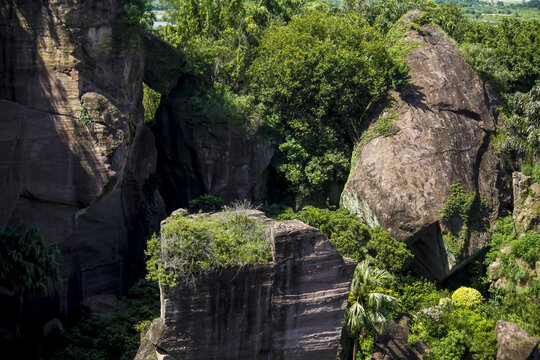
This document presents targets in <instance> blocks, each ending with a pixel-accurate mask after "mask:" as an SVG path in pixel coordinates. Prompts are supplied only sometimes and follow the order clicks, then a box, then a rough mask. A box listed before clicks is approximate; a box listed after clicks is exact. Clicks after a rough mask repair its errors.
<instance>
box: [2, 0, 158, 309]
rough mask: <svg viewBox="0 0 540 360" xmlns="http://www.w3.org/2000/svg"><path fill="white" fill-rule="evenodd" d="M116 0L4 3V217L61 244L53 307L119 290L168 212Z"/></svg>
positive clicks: (136, 53) (137, 61)
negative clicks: (119, 40)
mask: <svg viewBox="0 0 540 360" xmlns="http://www.w3.org/2000/svg"><path fill="white" fill-rule="evenodd" d="M117 8H118V1H117V0H110V1H97V0H92V1H82V0H75V1H73V0H71V1H67V0H45V1H35V0H5V1H2V2H1V5H0V28H2V31H0V43H1V44H2V45H1V46H0V52H1V56H0V74H1V78H2V81H0V153H1V154H2V158H1V159H0V202H1V204H2V206H1V207H0V227H10V226H14V225H17V224H19V223H27V224H29V225H30V226H33V227H37V228H40V229H41V230H42V231H43V234H44V237H45V241H46V242H48V243H51V244H57V245H58V246H59V247H60V249H61V251H62V258H61V274H62V283H61V284H59V286H58V289H57V296H56V299H57V305H56V309H42V312H43V313H47V312H61V313H62V314H64V315H66V314H69V313H72V312H73V311H78V303H79V302H80V301H81V300H82V299H83V298H86V297H89V296H93V295H98V294H103V293H118V292H120V291H122V290H123V289H124V288H125V286H128V285H130V282H131V281H133V280H135V278H136V277H137V276H138V273H137V271H136V270H137V268H138V264H137V263H136V261H137V260H136V259H137V256H138V255H140V254H141V253H142V247H143V245H144V242H143V237H144V235H145V233H148V232H149V230H150V228H152V227H153V226H155V225H153V224H158V223H159V220H160V217H162V216H163V214H164V206H163V201H162V199H161V197H160V195H159V194H158V193H157V192H154V191H153V189H146V195H145V192H144V191H143V188H144V184H145V180H146V179H147V178H148V177H149V176H150V175H151V174H152V173H154V172H155V164H156V160H157V152H156V150H155V147H154V144H153V136H152V133H151V132H150V131H149V130H148V129H146V128H145V127H144V126H143V123H142V106H141V97H142V77H143V68H144V59H143V55H142V53H141V52H140V50H138V49H137V48H136V47H135V46H116V45H115V43H113V39H114V38H115V33H114V32H113V27H114V23H115V22H116V21H117V20H118V19H117V18H116V16H117V15H116V14H117Z"/></svg>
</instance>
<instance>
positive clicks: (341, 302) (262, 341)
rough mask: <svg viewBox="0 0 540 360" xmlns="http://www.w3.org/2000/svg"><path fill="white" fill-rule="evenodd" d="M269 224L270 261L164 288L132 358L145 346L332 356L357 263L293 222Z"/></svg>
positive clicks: (196, 353)
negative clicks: (191, 285) (195, 283)
mask: <svg viewBox="0 0 540 360" xmlns="http://www.w3.org/2000/svg"><path fill="white" fill-rule="evenodd" d="M254 215H257V214H254ZM257 216H262V214H261V213H259V214H258V215H257ZM269 226H272V230H273V262H272V263H269V264H264V265H256V266H246V267H242V268H233V269H231V268H229V269H223V270H221V271H219V272H218V273H216V274H215V275H214V276H211V277H209V278H207V279H202V280H200V283H199V284H198V286H197V288H196V289H192V288H186V287H178V288H176V289H162V301H161V317H160V318H158V319H156V320H154V322H153V323H152V326H151V328H150V330H149V331H148V333H147V335H146V338H147V339H148V342H143V344H142V345H141V348H140V349H139V354H138V356H137V358H136V359H144V357H145V356H148V355H149V354H150V353H151V351H149V348H148V347H149V346H154V347H156V348H157V349H158V354H157V355H158V356H168V357H167V358H168V359H178V360H179V359H282V358H287V359H333V358H335V357H336V353H337V349H338V345H339V343H340V338H341V330H342V324H343V316H344V312H345V307H346V305H347V297H348V293H349V286H350V281H351V279H352V274H353V271H354V266H355V262H354V261H353V260H350V259H346V258H342V257H341V255H339V253H338V252H337V251H336V250H335V249H334V248H333V247H332V246H331V244H330V242H329V241H328V240H327V239H326V238H325V237H324V235H323V234H322V233H321V232H320V231H319V230H317V229H315V228H312V227H310V226H307V225H305V224H304V223H302V222H300V221H298V220H292V221H287V222H271V221H270V225H269ZM150 344H151V345H150Z"/></svg>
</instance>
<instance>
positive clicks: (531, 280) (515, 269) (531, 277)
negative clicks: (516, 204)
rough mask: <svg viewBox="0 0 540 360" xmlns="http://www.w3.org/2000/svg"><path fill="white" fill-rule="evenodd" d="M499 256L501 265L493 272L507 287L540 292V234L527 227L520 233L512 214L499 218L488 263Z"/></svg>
mask: <svg viewBox="0 0 540 360" xmlns="http://www.w3.org/2000/svg"><path fill="white" fill-rule="evenodd" d="M496 260H497V261H498V266H497V267H496V268H495V273H494V274H492V275H493V276H496V277H498V278H501V279H503V280H504V282H505V287H504V290H505V291H507V292H514V291H517V292H519V293H523V294H525V295H532V296H540V282H539V281H538V280H537V278H536V276H535V269H536V263H537V261H539V260H540V234H538V233H537V232H535V231H528V232H527V233H525V234H522V235H521V236H518V234H517V233H516V232H515V230H514V222H513V219H512V217H510V216H509V217H506V218H503V219H499V220H498V221H497V223H496V225H495V230H494V233H493V235H492V237H491V242H490V249H489V251H488V253H487V255H486V259H485V264H486V265H490V264H492V263H493V262H495V261H496Z"/></svg>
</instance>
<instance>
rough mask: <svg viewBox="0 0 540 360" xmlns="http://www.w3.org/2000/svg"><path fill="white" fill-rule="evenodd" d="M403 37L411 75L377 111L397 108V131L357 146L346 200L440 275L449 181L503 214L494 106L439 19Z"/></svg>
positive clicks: (419, 264) (426, 271)
mask: <svg viewBox="0 0 540 360" xmlns="http://www.w3.org/2000/svg"><path fill="white" fill-rule="evenodd" d="M405 40H406V41H414V42H416V43H417V44H418V46H417V47H416V48H414V49H413V50H412V51H411V52H410V53H409V54H408V55H407V57H406V60H407V63H408V64H409V65H410V67H411V71H410V76H411V83H410V84H409V85H406V86H404V87H403V88H402V89H401V90H400V92H399V93H397V94H394V95H395V97H396V103H395V105H393V107H392V108H386V109H384V111H382V112H381V114H380V116H388V114H389V113H390V112H392V111H395V112H396V113H397V115H398V119H397V120H396V121H395V123H394V125H395V126H396V127H398V128H399V132H398V133H397V134H395V135H393V136H389V137H377V138H375V139H373V140H371V141H370V142H369V143H367V144H366V145H365V146H364V147H363V148H361V149H359V153H358V160H357V162H356V164H355V165H354V166H353V169H352V171H351V175H350V177H349V180H348V182H347V184H346V186H345V189H344V191H343V194H342V204H343V205H344V206H346V207H347V208H349V209H350V210H351V211H353V212H355V213H357V214H358V216H359V217H360V218H361V219H363V221H365V222H366V223H367V224H369V225H372V226H375V225H380V226H381V227H382V228H383V229H386V230H388V231H389V232H390V233H391V234H392V236H394V237H396V238H397V239H399V240H402V241H407V242H408V243H409V245H410V247H411V248H412V250H413V252H415V255H416V256H415V264H414V267H415V269H416V271H417V272H418V273H419V274H421V275H423V276H428V277H430V278H434V279H437V280H442V279H444V278H445V277H446V276H447V275H448V273H449V271H450V270H451V269H450V266H449V265H448V263H447V259H446V254H445V252H444V248H443V247H442V244H441V241H440V230H439V224H438V221H439V217H440V214H439V210H440V209H441V208H442V207H443V205H444V203H445V202H446V201H447V199H448V197H449V187H450V185H452V184H455V183H460V184H461V185H462V186H463V187H464V188H465V190H466V191H468V192H474V191H479V192H480V194H481V195H483V196H484V197H485V198H486V199H487V202H488V205H489V207H490V209H491V213H490V220H495V219H496V217H497V215H498V209H499V195H498V190H497V181H498V170H497V166H498V160H497V158H496V156H495V155H494V153H493V151H492V149H491V148H490V146H489V136H490V134H491V133H492V132H493V130H494V123H495V120H494V118H493V110H494V108H495V106H494V103H493V101H494V100H493V98H492V96H491V95H490V92H489V91H488V90H487V89H486V88H485V86H484V84H483V82H482V81H481V80H480V78H479V77H478V76H477V75H476V74H475V73H474V71H473V70H472V68H471V67H470V66H469V65H468V64H467V63H466V61H465V59H464V57H463V55H462V54H461V53H460V52H459V50H458V49H457V47H456V46H455V44H454V43H453V42H452V41H451V40H450V39H449V38H448V37H446V36H445V35H444V34H443V33H442V32H441V31H440V30H439V29H437V28H436V27H435V26H433V25H425V26H423V27H422V31H417V30H413V29H409V30H408V31H407V32H406V37H405ZM486 238H487V237H486V236H479V237H476V238H474V239H473V240H472V241H471V244H469V247H468V248H466V249H465V254H466V255H472V254H473V253H474V252H475V251H476V250H477V249H478V248H481V247H482V246H484V245H485V241H486Z"/></svg>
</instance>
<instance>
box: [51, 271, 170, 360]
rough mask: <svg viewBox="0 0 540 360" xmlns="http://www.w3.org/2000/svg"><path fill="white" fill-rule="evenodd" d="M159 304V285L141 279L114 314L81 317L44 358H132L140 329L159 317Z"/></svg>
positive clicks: (60, 359)
mask: <svg viewBox="0 0 540 360" xmlns="http://www.w3.org/2000/svg"><path fill="white" fill-rule="evenodd" d="M159 306H160V305H159V289H158V287H157V284H155V283H153V282H150V281H146V280H141V281H139V282H138V283H137V284H135V285H134V286H133V287H132V288H131V289H130V290H129V291H128V294H127V296H125V297H124V298H122V306H121V307H120V308H119V309H118V310H117V311H116V312H115V313H114V314H113V315H111V316H110V317H108V318H104V319H102V318H97V317H92V318H85V319H81V320H79V322H78V323H77V324H76V325H75V326H73V327H71V328H68V329H66V332H65V334H63V335H61V334H58V336H57V339H56V344H54V345H55V346H54V348H52V349H48V350H47V351H46V352H45V354H43V358H44V359H51V360H52V359H54V360H71V359H80V360H98V359H99V360H131V359H133V358H134V357H135V354H136V353H137V349H138V347H139V341H140V332H139V330H142V327H143V326H146V325H149V324H150V321H151V319H154V318H156V317H158V316H159ZM136 324H138V325H136ZM136 327H137V329H136Z"/></svg>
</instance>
